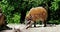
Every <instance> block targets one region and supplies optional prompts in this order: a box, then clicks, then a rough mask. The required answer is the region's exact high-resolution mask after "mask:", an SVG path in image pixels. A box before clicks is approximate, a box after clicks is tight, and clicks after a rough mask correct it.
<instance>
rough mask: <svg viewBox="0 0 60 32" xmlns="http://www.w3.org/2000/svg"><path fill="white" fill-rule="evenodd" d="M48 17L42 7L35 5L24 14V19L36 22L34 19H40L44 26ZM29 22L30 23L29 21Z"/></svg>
mask: <svg viewBox="0 0 60 32" xmlns="http://www.w3.org/2000/svg"><path fill="white" fill-rule="evenodd" d="M47 17H48V13H47V11H46V9H45V8H43V7H35V8H32V9H30V11H29V13H28V14H27V15H26V17H25V19H26V20H27V21H28V22H29V20H31V21H33V22H36V20H40V21H42V22H43V23H44V26H46V20H47ZM30 24H31V23H30Z"/></svg>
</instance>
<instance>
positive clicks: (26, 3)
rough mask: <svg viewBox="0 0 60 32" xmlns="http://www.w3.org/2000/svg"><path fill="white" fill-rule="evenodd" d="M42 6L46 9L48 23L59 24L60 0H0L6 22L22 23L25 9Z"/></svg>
mask: <svg viewBox="0 0 60 32" xmlns="http://www.w3.org/2000/svg"><path fill="white" fill-rule="evenodd" d="M39 6H43V7H45V8H46V9H47V11H48V15H49V17H48V20H49V22H48V23H56V24H60V11H59V10H60V0H0V8H2V12H3V13H4V14H5V16H6V17H7V18H6V21H7V22H8V23H23V22H24V19H25V15H26V13H28V12H27V11H29V10H30V9H31V8H32V7H39Z"/></svg>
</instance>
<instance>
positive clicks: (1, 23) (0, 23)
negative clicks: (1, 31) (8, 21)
mask: <svg viewBox="0 0 60 32" xmlns="http://www.w3.org/2000/svg"><path fill="white" fill-rule="evenodd" d="M0 14H1V15H0V26H1V25H4V24H5V22H4V21H5V20H4V15H3V14H2V13H0Z"/></svg>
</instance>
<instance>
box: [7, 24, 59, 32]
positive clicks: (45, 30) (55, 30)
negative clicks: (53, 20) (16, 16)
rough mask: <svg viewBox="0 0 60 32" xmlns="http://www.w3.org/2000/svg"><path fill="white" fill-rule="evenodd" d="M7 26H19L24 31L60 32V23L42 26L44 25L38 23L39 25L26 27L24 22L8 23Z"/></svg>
mask: <svg viewBox="0 0 60 32" xmlns="http://www.w3.org/2000/svg"><path fill="white" fill-rule="evenodd" d="M7 26H9V27H12V28H19V29H20V30H21V31H22V32H60V25H50V26H49V25H47V27H42V26H43V25H37V27H33V26H32V28H28V29H25V25H24V24H8V25H7Z"/></svg>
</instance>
